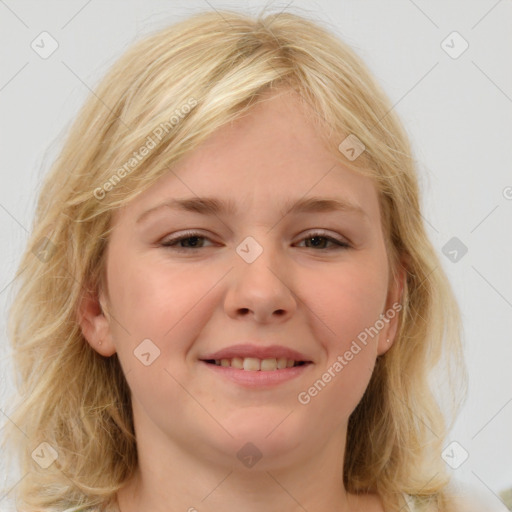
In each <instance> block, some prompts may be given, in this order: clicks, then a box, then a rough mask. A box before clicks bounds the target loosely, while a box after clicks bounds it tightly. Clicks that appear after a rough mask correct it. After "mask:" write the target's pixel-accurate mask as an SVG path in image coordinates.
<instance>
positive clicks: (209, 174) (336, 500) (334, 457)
mask: <svg viewBox="0 0 512 512" xmlns="http://www.w3.org/2000/svg"><path fill="white" fill-rule="evenodd" d="M266 100H267V101H264V102H262V103H259V104H257V105H256V106H255V107H254V109H253V110H251V112H250V114H249V115H246V116H244V117H243V118H241V119H238V120H237V121H235V122H234V123H232V124H231V125H227V126H225V127H223V128H222V129H220V130H218V131H217V132H215V133H214V134H213V136H211V137H210V138H209V139H208V140H207V141H206V142H205V143H204V144H203V145H202V146H201V147H200V148H199V149H197V150H196V151H195V152H193V153H192V154H190V155H188V156H187V157H186V159H185V160H183V161H182V162H180V164H179V165H178V166H176V167H175V168H174V169H173V170H172V172H169V173H168V174H167V175H165V176H164V177H162V178H161V179H160V180H159V182H158V183H157V184H155V185H154V186H152V187H151V188H149V189H148V190H146V191H144V192H143V193H141V194H139V195H138V196H137V197H136V198H135V199H134V200H133V201H132V202H131V203H129V204H128V205H127V206H125V207H123V208H122V209H121V210H119V211H117V212H116V214H115V216H114V219H113V231H112V234H111V238H110V241H109V246H108V251H107V260H106V275H107V287H106V289H105V290H102V291H101V292H100V293H99V295H98V296H97V297H95V296H89V297H88V298H86V299H84V301H83V304H82V306H81V318H82V319H81V326H82V331H83V333H84V336H85V337H86V339H87V341H88V342H89V343H90V344H91V346H92V347H93V348H94V349H95V350H97V351H98V352H99V353H100V354H102V355H103V356H105V357H108V356H111V355H112V354H114V353H115V352H117V354H118V357H119V360H120V362H121V365H122V368H123V371H124V373H125V375H126V379H127V381H128V384H129V386H130V389H131V390H132V404H133V412H134V422H135V429H136V436H137V449H138V454H139V467H138V469H137V472H136V473H135V475H134V476H133V478H131V479H130V480H129V481H128V482H127V483H126V485H125V487H124V488H123V489H121V491H120V492H119V493H118V502H119V506H120V509H121V510H122V512H135V511H139V510H153V511H154V512H160V511H162V512H163V511H169V510H171V511H187V510H188V511H190V512H192V511H193V510H197V511H199V512H203V511H218V510H223V511H227V512H229V511H235V510H236V511H238V510H245V511H247V512H263V511H264V512H268V511H276V512H277V511H280V512H283V511H284V512H295V511H303V510H304V509H306V510H308V511H309V512H316V511H325V510H336V511H341V512H343V511H349V510H350V511H351V512H354V511H357V510H361V511H362V510H364V511H366V512H372V511H382V510H383V508H382V505H381V501H380V499H379V497H378V496H376V495H373V494H366V495H352V494H349V493H347V492H346V491H345V489H344V486H343V479H342V467H343V457H344V453H345V437H346V431H347V422H348V418H349V416H350V414H351V412H352V411H353V410H354V408H355V407H356V405H357V404H358V402H359V401H360V399H361V397H362V396H363V393H364V391H365V389H366V387H367V385H368V382H369V380H370V377H371V374H372V371H373V368H374V364H375V360H376V358H377V356H378V355H382V354H384V353H385V352H386V351H387V350H388V349H389V348H390V347H391V345H392V343H393V339H394V336H395V333H396V328H397V318H398V315H396V316H395V318H394V319H392V320H389V322H387V323H386V324H385V327H384V328H383V329H382V330H381V331H380V332H379V334H378V335H377V336H374V337H369V338H368V343H367V345H366V346H364V345H361V347H362V350H361V351H360V352H359V353H358V354H357V355H355V356H354V358H353V359H352V360H351V361H349V362H348V364H347V365H346V366H344V368H343V370H342V371H341V372H339V373H337V374H336V376H335V377H334V378H332V379H331V381H330V382H329V383H328V384H327V385H326V386H325V388H324V389H323V390H322V391H321V392H319V393H318V394H317V395H316V396H315V397H314V398H312V399H311V401H310V402H309V403H308V404H307V405H303V404H301V403H299V401H298V399H297V396H298V393H300V392H301V391H305V390H306V391H307V389H308V388H309V387H310V386H311V385H312V383H314V382H315V381H316V380H317V379H318V378H320V377H321V376H322V374H323V373H324V372H326V371H327V369H328V368H329V367H330V366H331V365H332V364H333V362H334V361H336V359H337V357H338V356H340V355H343V354H344V353H345V352H346V351H347V350H348V349H349V348H350V345H351V343H352V342H353V340H355V339H356V338H357V336H358V334H359V333H360V332H361V331H364V329H365V328H367V327H369V326H372V325H374V324H375V322H376V320H377V319H379V316H380V315H381V314H383V313H385V312H386V311H387V310H388V309H389V308H391V306H392V304H396V303H397V302H399V300H400V294H401V291H402V283H403V276H402V277H401V278H400V279H399V281H398V282H395V281H392V280H391V279H390V275H389V272H388V259H387V254H386V248H385V243H384V234H383V233H382V229H381V221H380V211H379V204H378V195H377V194H378V193H377V190H376V188H375V186H374V184H373V183H372V181H371V180H369V179H368V178H366V177H363V176H361V175H358V174H356V173H354V172H352V171H350V170H348V169H345V168H344V167H343V166H342V164H340V159H339V158H338V159H336V158H335V156H334V155H332V154H331V153H330V152H329V151H328V150H327V149H326V147H325V144H324V143H323V142H322V140H321V138H320V135H319V133H318V130H317V129H315V128H314V127H313V126H312V124H311V121H310V120H311V119H312V116H313V114H312V113H311V112H309V113H308V112H305V111H304V110H302V109H301V107H300V106H299V103H298V101H297V98H296V97H295V96H294V93H292V92H290V91H281V92H280V93H279V94H275V93H274V94H273V95H270V96H269V97H268V98H266ZM313 195H314V196H321V197H338V198H340V197H341V198H345V199H347V200H350V201H351V202H353V203H356V204H358V205H359V206H360V207H361V208H362V209H363V210H364V212H365V215H358V214H356V213H351V212H339V211H335V212H319V213H300V214H296V215H291V214H290V215H283V214H282V212H281V210H282V209H283V208H284V204H285V202H286V201H288V200H293V201H296V200H298V199H301V198H302V197H303V196H307V197H309V196H313ZM194 196H209V197H212V196H213V197H216V198H219V199H223V200H229V199H231V200H233V201H234V202H235V205H236V207H237V209H238V213H237V214H235V215H233V214H228V215H220V214H219V215H201V214H199V213H193V212H184V211H176V210H172V209H170V208H165V207H164V208H161V209H159V210H155V211H154V212H153V213H152V214H150V215H148V216H146V219H145V220H144V221H143V222H140V223H137V222H136V221H137V218H138V217H139V216H140V215H141V214H142V213H143V212H145V211H147V210H149V209H151V208H153V207H155V206H156V205H158V204H160V203H161V202H162V201H166V200H168V199H170V198H183V197H194ZM187 229H194V231H196V230H198V231H200V232H201V233H200V235H201V236H204V237H206V238H202V239H199V240H195V242H196V245H195V246H194V245H193V244H191V243H190V241H191V240H190V239H188V240H185V241H184V242H182V243H181V244H180V243H178V244H177V246H176V247H175V248H174V249H173V248H170V247H165V246H162V244H161V242H163V241H166V240H168V239H169V238H170V235H173V234H176V235H178V236H179V235H183V231H184V230H187ZM315 229H323V230H325V231H326V233H325V234H324V235H323V236H330V237H333V238H337V239H339V240H340V241H342V242H345V243H349V247H348V248H343V247H338V246H336V245H335V244H334V243H332V242H326V241H325V240H323V239H321V240H320V242H318V243H317V244H316V246H315V245H314V244H313V243H311V242H314V240H312V236H313V235H312V234H311V233H313V232H314V230H315ZM247 236H252V237H253V238H254V239H255V240H256V241H257V242H258V243H259V245H260V246H261V247H262V249H263V252H262V253H261V255H260V256H259V257H258V258H257V259H256V260H255V261H254V262H252V263H247V262H246V261H244V260H243V259H242V258H241V257H240V256H239V254H238V253H237V252H236V248H237V246H238V245H239V244H240V243H241V242H242V241H243V240H244V239H245V238H246V237H247ZM317 236H318V235H317ZM322 240H323V241H322ZM187 244H188V245H187ZM177 247H181V249H182V251H183V252H178V251H177V250H176V248H177ZM190 247H198V248H195V249H194V248H192V249H191V248H190ZM186 251H188V252H186ZM100 305H101V309H100ZM148 338H149V339H150V340H152V343H154V345H156V346H157V347H158V349H159V350H160V355H159V357H157V358H156V359H155V360H154V361H153V362H152V364H150V365H148V366H145V365H144V364H142V363H141V361H140V360H139V359H137V358H136V357H135V356H134V350H136V348H137V347H138V345H139V344H140V343H141V341H142V340H144V339H148ZM387 340H389V341H387ZM100 341H101V344H100ZM247 341H254V342H258V343H261V344H262V345H271V344H281V345H284V346H286V347H290V348H294V349H296V350H299V351H300V352H303V353H305V354H307V355H308V357H309V358H310V359H311V360H312V361H313V364H312V365H310V366H309V367H308V368H307V370H306V371H305V372H303V373H302V374H301V375H300V376H299V377H297V378H295V379H292V380H290V381H288V382H286V383H283V384H280V385H278V386H274V387H273V388H269V389H266V390H264V389H247V388H243V387H241V386H239V385H238V384H236V383H233V382H231V381H228V380H225V379H223V378H222V377H220V376H218V375H217V374H215V373H214V372H212V371H210V369H209V368H205V366H204V363H201V362H200V361H199V360H198V358H199V356H200V355H204V354H206V353H207V352H213V351H216V350H219V349H221V348H225V347H228V346H231V345H234V344H237V343H243V342H247ZM247 442H251V443H253V444H254V445H255V446H256V447H257V448H258V450H259V452H260V453H261V454H262V457H261V459H260V460H259V461H258V462H257V463H256V464H255V465H254V466H253V467H251V468H248V467H246V466H244V464H242V463H241V462H240V460H239V459H238V458H237V456H236V455H237V452H238V451H239V450H240V449H241V448H242V447H243V446H244V445H245V444H246V443H247Z"/></svg>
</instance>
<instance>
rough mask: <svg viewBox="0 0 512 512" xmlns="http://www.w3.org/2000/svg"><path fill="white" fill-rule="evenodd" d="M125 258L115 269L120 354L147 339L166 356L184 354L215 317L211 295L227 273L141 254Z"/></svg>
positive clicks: (112, 277)
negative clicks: (173, 264)
mask: <svg viewBox="0 0 512 512" xmlns="http://www.w3.org/2000/svg"><path fill="white" fill-rule="evenodd" d="M120 261H121V264H120V265H115V266H114V265H112V267H111V268H110V269H109V271H110V274H109V280H110V281H111V282H110V283H109V290H110V292H111V293H110V296H111V300H112V303H113V306H114V312H115V313H114V314H115V315H116V319H115V320H116V321H114V322H113V323H112V328H113V332H114V337H115V342H116V346H117V348H118V349H119V352H120V353H121V354H122V352H126V351H127V350H128V349H129V350H130V351H133V350H134V349H135V348H136V346H137V345H138V344H139V343H140V342H141V341H142V340H144V339H146V338H148V339H151V340H152V341H153V342H154V343H155V344H156V345H157V346H158V348H159V350H160V351H161V355H170V356H172V355H176V354H180V353H182V352H184V351H185V350H186V349H187V348H188V346H189V344H190V342H191V340H194V339H195V337H197V335H199V333H200V330H201V328H202V326H203V323H204V322H206V321H207V319H208V318H209V315H211V312H212V311H211V307H213V305H211V307H210V304H211V302H212V301H211V300H209V299H210V297H209V294H210V293H211V291H212V289H213V288H214V287H215V285H216V284H217V283H218V281H219V279H221V278H222V276H223V275H224V274H225V271H222V269H219V271H218V272H217V271H212V269H211V268H208V267H207V266H206V265H188V266H187V265H183V264H182V265H180V266H179V268H178V265H175V266H171V265H170V264H169V262H166V261H161V260H157V261H155V260H152V261H147V262H144V260H143V259H142V258H136V257H133V258H130V259H128V258H125V259H124V261H123V260H122V259H121V260H120ZM121 354H120V356H121Z"/></svg>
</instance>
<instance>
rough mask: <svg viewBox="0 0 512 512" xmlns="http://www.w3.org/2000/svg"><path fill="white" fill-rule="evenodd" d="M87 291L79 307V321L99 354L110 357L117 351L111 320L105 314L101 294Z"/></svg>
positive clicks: (86, 336)
mask: <svg viewBox="0 0 512 512" xmlns="http://www.w3.org/2000/svg"><path fill="white" fill-rule="evenodd" d="M99 295H100V296H98V294H95V293H92V292H86V293H84V294H83V295H82V298H81V301H80V304H79V307H78V313H77V316H78V323H79V325H80V328H81V330H82V334H83V335H84V338H85V340H86V341H87V342H88V343H89V345H90V346H91V347H92V348H93V349H94V350H95V351H96V352H98V353H99V354H101V355H102V356H105V357H110V356H111V355H113V354H114V353H115V352H116V348H115V345H114V343H113V340H112V334H111V331H110V322H109V319H108V318H107V317H106V315H105V305H104V304H105V303H104V300H103V296H102V295H101V294H99Z"/></svg>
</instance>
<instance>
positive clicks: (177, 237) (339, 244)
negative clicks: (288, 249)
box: [158, 228, 353, 252]
mask: <svg viewBox="0 0 512 512" xmlns="http://www.w3.org/2000/svg"><path fill="white" fill-rule="evenodd" d="M315 237H321V238H325V239H326V240H327V242H328V243H329V242H330V243H332V244H334V245H335V247H334V248H331V249H318V250H317V251H318V252H320V251H324V252H325V251H332V250H336V249H349V248H352V247H353V245H352V243H351V242H350V241H349V240H347V239H346V237H340V235H331V234H330V232H329V231H327V230H325V229H322V228H310V229H309V230H307V231H304V232H303V233H302V234H301V235H300V238H299V240H298V241H299V242H302V241H304V240H307V239H311V238H315ZM187 238H204V239H206V240H210V241H211V238H210V237H209V236H207V235H205V234H203V233H202V232H201V231H200V230H194V229H190V230H186V231H183V232H181V233H180V232H178V233H177V234H173V236H172V237H170V238H167V237H164V238H163V239H162V240H160V242H158V244H159V245H161V246H163V247H167V248H170V249H173V250H175V251H178V252H192V251H196V250H199V249H203V247H190V248H184V247H173V245H171V244H178V243H179V242H180V241H181V240H186V239H187ZM295 243H297V242H295ZM210 247H211V246H210ZM307 249H314V248H311V247H307Z"/></svg>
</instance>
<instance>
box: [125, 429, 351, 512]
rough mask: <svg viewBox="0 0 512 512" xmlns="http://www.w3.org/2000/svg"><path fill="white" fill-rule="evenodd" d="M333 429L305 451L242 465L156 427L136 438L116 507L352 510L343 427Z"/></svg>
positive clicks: (130, 511) (203, 511) (132, 510)
mask: <svg viewBox="0 0 512 512" xmlns="http://www.w3.org/2000/svg"><path fill="white" fill-rule="evenodd" d="M145 427H147V425H145ZM336 434H337V435H336V436H335V437H334V436H333V438H332V439H330V440H327V441H326V442H325V443H324V444H323V445H321V446H318V447H316V449H313V448H312V449H311V450H310V452H308V453H307V455H306V456H303V457H298V458H295V459H291V458H290V457H289V456H288V455H283V456H281V455H280V456H278V457H275V458H272V457H269V456H268V454H266V455H265V456H264V457H262V459H261V460H260V461H258V462H257V463H256V464H255V465H254V466H252V467H251V468H246V467H244V466H243V464H241V463H240V461H239V460H238V459H235V461H233V458H232V457H230V458H227V457H225V456H223V454H219V456H218V457H199V456H198V455H197V450H190V449H189V448H188V447H186V446H185V447H184V446H183V443H178V442H172V441H171V440H170V439H169V437H167V436H165V435H164V434H163V433H162V432H160V431H157V430H154V431H153V432H152V433H151V435H149V436H144V438H142V439H139V440H138V445H137V446H138V455H139V464H138V468H137V470H136V472H135V474H134V475H133V476H132V478H130V479H129V480H128V482H127V483H126V485H125V486H124V487H123V488H122V489H121V490H120V491H119V493H118V504H119V509H120V511H121V512H137V511H140V510H151V511H152V512H174V511H188V512H209V511H212V512H213V511H218V510H223V511H225V512H235V511H239V510H244V511H245V512H268V511H269V510H279V511H280V512H299V511H300V512H303V511H304V510H307V511H308V512H320V511H322V512H324V511H325V510H331V511H336V512H349V510H350V512H355V510H356V507H355V503H356V499H355V496H354V495H349V494H348V493H347V492H346V490H345V488H344V485H343V471H342V469H343V456H344V451H345V438H346V426H345V428H344V429H342V430H339V431H337V433H336ZM267 453H268V452H267Z"/></svg>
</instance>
